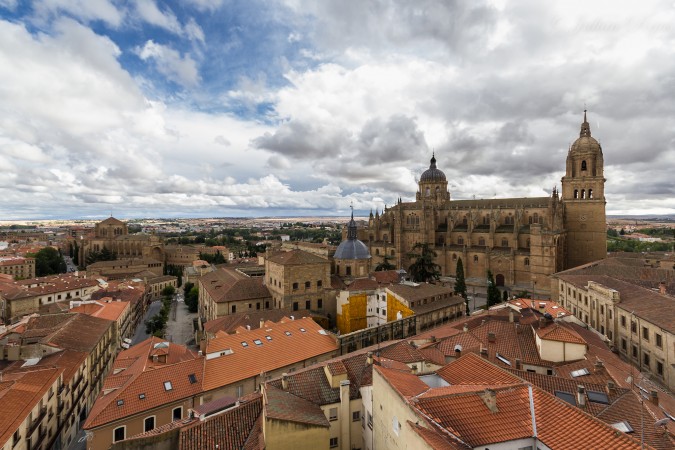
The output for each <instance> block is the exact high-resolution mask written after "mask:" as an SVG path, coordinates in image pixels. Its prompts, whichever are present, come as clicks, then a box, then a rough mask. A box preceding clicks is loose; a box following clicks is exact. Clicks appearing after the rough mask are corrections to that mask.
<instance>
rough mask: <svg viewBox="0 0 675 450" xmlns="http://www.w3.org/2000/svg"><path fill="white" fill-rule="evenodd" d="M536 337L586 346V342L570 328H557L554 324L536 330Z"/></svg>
mask: <svg viewBox="0 0 675 450" xmlns="http://www.w3.org/2000/svg"><path fill="white" fill-rule="evenodd" d="M536 333H537V336H539V338H541V339H546V340H548V341H558V342H567V343H570V344H582V345H586V341H584V340H583V338H582V337H581V336H579V335H578V334H577V333H575V332H574V331H573V330H571V329H570V328H566V327H562V326H559V325H558V324H556V323H552V324H549V325H547V326H545V327H541V326H540V327H538V328H537V329H536Z"/></svg>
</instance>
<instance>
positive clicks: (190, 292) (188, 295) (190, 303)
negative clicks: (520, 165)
mask: <svg viewBox="0 0 675 450" xmlns="http://www.w3.org/2000/svg"><path fill="white" fill-rule="evenodd" d="M183 291H184V292H185V306H187V308H188V311H190V312H191V313H195V312H197V310H198V309H199V288H198V287H197V286H196V285H195V284H194V283H191V282H189V281H188V282H187V283H185V286H183Z"/></svg>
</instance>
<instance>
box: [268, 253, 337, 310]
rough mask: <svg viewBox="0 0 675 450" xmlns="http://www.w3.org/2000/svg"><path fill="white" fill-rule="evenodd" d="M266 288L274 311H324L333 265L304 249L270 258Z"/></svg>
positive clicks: (275, 254)
mask: <svg viewBox="0 0 675 450" xmlns="http://www.w3.org/2000/svg"><path fill="white" fill-rule="evenodd" d="M265 285H266V286H267V288H268V289H269V291H270V294H271V295H272V299H273V305H274V308H289V309H290V310H292V311H300V310H311V311H319V312H322V311H324V309H325V308H326V301H327V300H328V294H327V292H326V289H329V288H330V262H329V261H328V260H327V259H324V258H322V257H319V256H316V255H314V254H311V253H308V252H305V251H303V250H291V251H289V252H278V253H274V254H271V255H267V257H266V258H265Z"/></svg>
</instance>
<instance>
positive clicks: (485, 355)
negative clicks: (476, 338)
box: [480, 346, 488, 358]
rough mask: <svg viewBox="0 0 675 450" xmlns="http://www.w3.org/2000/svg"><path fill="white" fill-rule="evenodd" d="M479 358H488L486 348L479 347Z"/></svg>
mask: <svg viewBox="0 0 675 450" xmlns="http://www.w3.org/2000/svg"><path fill="white" fill-rule="evenodd" d="M480 356H482V357H483V358H487V356H488V351H487V348H486V347H482V346H481V348H480Z"/></svg>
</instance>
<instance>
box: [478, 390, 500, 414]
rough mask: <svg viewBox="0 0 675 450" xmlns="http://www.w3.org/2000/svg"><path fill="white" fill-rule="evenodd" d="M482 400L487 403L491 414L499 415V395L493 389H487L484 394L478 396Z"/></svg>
mask: <svg viewBox="0 0 675 450" xmlns="http://www.w3.org/2000/svg"><path fill="white" fill-rule="evenodd" d="M478 395H479V396H480V398H481V399H482V400H483V402H484V403H485V406H487V407H488V409H489V410H490V412H492V413H498V412H499V408H497V393H496V392H495V391H494V390H492V389H485V391H483V392H482V393H480V394H478Z"/></svg>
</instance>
